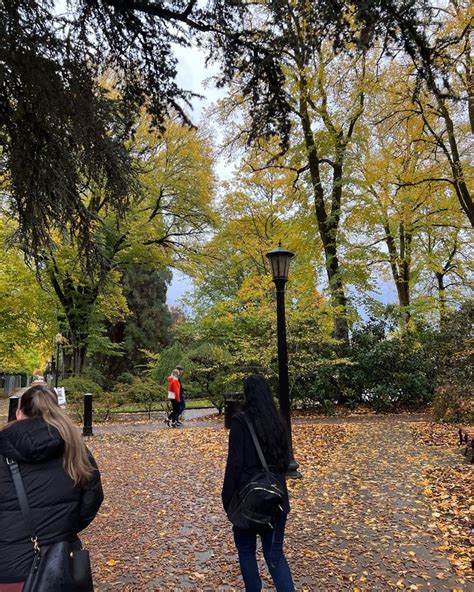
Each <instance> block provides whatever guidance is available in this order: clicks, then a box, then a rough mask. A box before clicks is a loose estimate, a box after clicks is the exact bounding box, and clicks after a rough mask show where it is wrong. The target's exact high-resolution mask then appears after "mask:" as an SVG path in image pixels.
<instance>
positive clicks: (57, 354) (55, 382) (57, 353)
mask: <svg viewBox="0 0 474 592" xmlns="http://www.w3.org/2000/svg"><path fill="white" fill-rule="evenodd" d="M59 345H60V344H59V341H58V342H57V343H56V372H55V374H54V388H57V387H58V377H59Z"/></svg>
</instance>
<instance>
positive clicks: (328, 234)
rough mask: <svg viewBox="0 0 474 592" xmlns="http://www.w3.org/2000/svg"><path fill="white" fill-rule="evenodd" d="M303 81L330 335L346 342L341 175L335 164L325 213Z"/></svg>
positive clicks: (303, 109) (304, 118)
mask: <svg viewBox="0 0 474 592" xmlns="http://www.w3.org/2000/svg"><path fill="white" fill-rule="evenodd" d="M307 93H308V88H307V82H306V79H305V78H304V76H301V78H300V116H301V123H302V127H303V134H304V139H305V146H306V155H307V160H308V167H309V172H310V177H311V184H312V188H313V195H314V210H315V215H316V221H317V224H318V230H319V236H320V237H321V241H322V243H323V248H324V257H325V266H326V273H327V277H328V282H329V291H330V294H331V301H332V303H333V305H335V307H336V308H335V315H334V337H335V338H336V339H339V340H341V341H342V342H343V344H348V342H349V326H348V322H347V298H346V295H345V291H344V286H343V283H342V279H341V275H340V270H339V258H338V253H337V231H338V226H339V219H340V200H341V195H342V186H341V184H340V176H339V175H342V164H340V163H339V174H338V173H337V172H336V170H334V181H333V183H339V185H336V186H335V187H334V188H333V211H331V215H329V216H328V214H327V212H326V206H325V203H324V190H323V186H322V183H321V173H320V167H319V163H320V161H319V158H318V147H317V146H316V142H315V139H314V134H313V131H312V129H311V119H310V116H309V111H308V101H307V98H306V97H307Z"/></svg>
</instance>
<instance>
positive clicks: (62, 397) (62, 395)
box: [54, 386, 66, 407]
mask: <svg viewBox="0 0 474 592" xmlns="http://www.w3.org/2000/svg"><path fill="white" fill-rule="evenodd" d="M54 390H55V391H56V394H57V395H58V405H60V406H61V407H63V406H64V405H66V391H65V390H64V387H63V386H57V387H56V388H55V389H54Z"/></svg>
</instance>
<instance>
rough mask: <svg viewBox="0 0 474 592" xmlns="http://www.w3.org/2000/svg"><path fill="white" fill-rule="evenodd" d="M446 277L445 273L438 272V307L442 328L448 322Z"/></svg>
mask: <svg viewBox="0 0 474 592" xmlns="http://www.w3.org/2000/svg"><path fill="white" fill-rule="evenodd" d="M444 276H445V272H444V271H442V272H441V271H438V272H436V281H437V283H438V307H439V324H440V327H443V326H444V324H445V321H446V286H445V285H444Z"/></svg>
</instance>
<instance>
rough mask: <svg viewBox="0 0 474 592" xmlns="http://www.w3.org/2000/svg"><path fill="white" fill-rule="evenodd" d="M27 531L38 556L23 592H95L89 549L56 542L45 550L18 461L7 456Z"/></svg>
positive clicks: (35, 554) (35, 558) (34, 560)
mask: <svg viewBox="0 0 474 592" xmlns="http://www.w3.org/2000/svg"><path fill="white" fill-rule="evenodd" d="M6 462H7V465H8V467H9V468H10V471H11V474H12V477H13V483H14V485H15V489H16V494H17V496H18V501H19V503H20V508H21V513H22V515H23V520H24V522H25V526H26V530H27V532H29V533H30V538H31V542H32V543H33V551H34V558H33V563H32V564H31V568H30V572H29V574H28V577H27V579H26V581H25V584H24V587H23V592H93V591H94V585H93V583H92V571H91V564H90V557H89V551H86V550H85V549H76V548H75V547H76V545H77V544H75V543H69V542H67V541H61V542H58V543H53V544H51V545H50V546H48V547H47V548H46V550H45V551H44V552H43V551H42V549H41V547H40V545H39V542H38V536H37V534H36V528H35V525H34V523H33V520H32V517H31V511H30V506H29V504H28V498H27V496H26V491H25V487H24V485H23V479H22V477H21V473H20V468H19V466H18V463H17V462H15V461H14V460H12V459H10V458H7V459H6Z"/></svg>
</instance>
